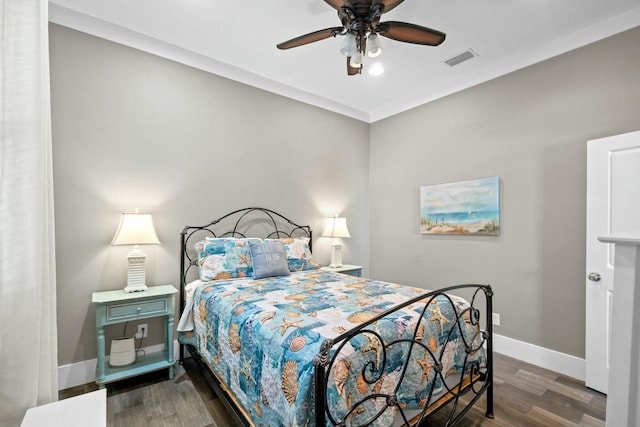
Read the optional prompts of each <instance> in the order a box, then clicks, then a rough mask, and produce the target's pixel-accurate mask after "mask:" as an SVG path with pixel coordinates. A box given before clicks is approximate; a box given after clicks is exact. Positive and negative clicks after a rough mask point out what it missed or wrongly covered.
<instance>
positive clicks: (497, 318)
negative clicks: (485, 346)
mask: <svg viewBox="0 0 640 427" xmlns="http://www.w3.org/2000/svg"><path fill="white" fill-rule="evenodd" d="M491 320H492V322H493V324H494V325H496V326H500V315H499V314H498V313H492V319H491Z"/></svg>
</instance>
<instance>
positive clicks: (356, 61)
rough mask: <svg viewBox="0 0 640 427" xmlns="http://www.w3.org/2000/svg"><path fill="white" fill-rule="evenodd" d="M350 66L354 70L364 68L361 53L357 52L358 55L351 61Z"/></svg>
mask: <svg viewBox="0 0 640 427" xmlns="http://www.w3.org/2000/svg"><path fill="white" fill-rule="evenodd" d="M349 65H351V66H352V67H353V68H360V67H361V66H362V54H361V53H360V52H356V54H355V55H354V56H352V57H351V59H350V60H349Z"/></svg>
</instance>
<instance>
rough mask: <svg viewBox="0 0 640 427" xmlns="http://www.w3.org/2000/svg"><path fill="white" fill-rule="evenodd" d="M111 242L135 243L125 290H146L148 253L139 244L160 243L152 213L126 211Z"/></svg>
mask: <svg viewBox="0 0 640 427" xmlns="http://www.w3.org/2000/svg"><path fill="white" fill-rule="evenodd" d="M111 244H112V245H114V246H117V245H134V246H133V250H132V251H131V252H129V254H128V255H127V260H128V261H129V270H128V273H127V286H126V287H125V288H124V291H125V292H139V291H146V290H147V286H146V285H145V273H144V261H145V258H146V255H145V254H144V252H142V251H141V250H140V246H138V245H159V244H160V240H158V236H157V235H156V230H155V228H154V227H153V219H152V218H151V215H150V214H143V213H138V212H137V209H136V212H125V213H123V214H122V216H121V217H120V225H119V226H118V231H116V235H115V236H114V237H113V240H112V241H111Z"/></svg>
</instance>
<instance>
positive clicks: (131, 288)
mask: <svg viewBox="0 0 640 427" xmlns="http://www.w3.org/2000/svg"><path fill="white" fill-rule="evenodd" d="M147 289H149V288H147V285H145V284H142V285H136V286H126V287H125V288H124V291H125V292H126V293H128V294H129V293H131V292H142V291H146V290H147Z"/></svg>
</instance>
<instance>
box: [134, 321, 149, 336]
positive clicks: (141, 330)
mask: <svg viewBox="0 0 640 427" xmlns="http://www.w3.org/2000/svg"><path fill="white" fill-rule="evenodd" d="M148 336H149V325H147V324H146V323H143V324H142V325H138V333H137V334H136V338H138V339H140V338H146V337H148Z"/></svg>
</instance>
